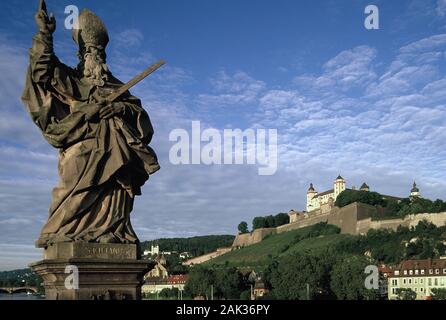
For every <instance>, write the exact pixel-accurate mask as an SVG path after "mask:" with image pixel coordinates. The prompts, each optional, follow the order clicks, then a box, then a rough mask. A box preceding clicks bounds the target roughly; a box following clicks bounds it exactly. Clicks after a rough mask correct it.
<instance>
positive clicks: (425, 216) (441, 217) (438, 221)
mask: <svg viewBox="0 0 446 320" xmlns="http://www.w3.org/2000/svg"><path fill="white" fill-rule="evenodd" d="M404 220H406V221H407V222H408V224H409V227H415V226H416V225H418V223H419V222H420V221H422V220H427V221H429V222H431V223H433V224H435V225H436V226H437V227H442V226H444V225H446V212H441V213H437V214H435V213H421V214H415V215H414V214H412V215H409V216H407V217H406V219H404Z"/></svg>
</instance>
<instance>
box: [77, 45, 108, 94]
mask: <svg viewBox="0 0 446 320" xmlns="http://www.w3.org/2000/svg"><path fill="white" fill-rule="evenodd" d="M79 69H80V71H81V73H82V75H83V76H84V77H85V78H86V79H87V80H88V81H89V82H90V83H91V84H93V85H96V86H99V87H102V86H104V84H105V82H106V81H107V80H108V66H107V65H106V64H105V59H104V58H103V55H101V53H100V52H99V50H97V49H96V48H91V49H90V50H89V51H88V52H86V53H85V54H84V55H83V59H82V61H81V63H80V65H79Z"/></svg>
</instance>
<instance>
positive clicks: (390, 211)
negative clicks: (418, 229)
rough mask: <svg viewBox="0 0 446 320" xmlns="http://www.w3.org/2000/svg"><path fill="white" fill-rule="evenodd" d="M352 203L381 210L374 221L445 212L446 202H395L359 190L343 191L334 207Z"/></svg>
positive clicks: (408, 199)
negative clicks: (359, 203)
mask: <svg viewBox="0 0 446 320" xmlns="http://www.w3.org/2000/svg"><path fill="white" fill-rule="evenodd" d="M354 202H361V203H365V204H369V205H372V206H375V207H378V208H382V209H383V210H378V212H377V213H376V214H375V215H374V216H373V217H372V218H375V219H380V218H404V217H405V216H407V215H409V214H418V213H440V212H446V202H445V201H443V200H441V199H437V200H435V201H432V200H429V199H425V198H413V199H410V198H403V199H399V200H397V199H395V198H390V197H386V196H383V195H381V194H379V193H378V192H369V191H360V190H344V191H343V192H341V194H340V195H339V196H338V197H337V198H336V202H335V205H336V206H337V207H339V208H342V207H345V206H347V205H349V204H351V203H354Z"/></svg>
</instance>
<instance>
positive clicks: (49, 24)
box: [35, 10, 56, 34]
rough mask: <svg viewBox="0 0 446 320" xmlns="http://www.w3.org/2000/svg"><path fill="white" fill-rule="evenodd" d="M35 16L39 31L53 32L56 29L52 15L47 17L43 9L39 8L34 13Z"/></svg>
mask: <svg viewBox="0 0 446 320" xmlns="http://www.w3.org/2000/svg"><path fill="white" fill-rule="evenodd" d="M35 18H36V23H37V26H38V27H39V30H40V32H44V33H48V32H49V33H51V34H53V33H54V31H56V19H55V18H54V16H51V17H49V16H48V14H47V13H46V12H45V11H44V10H40V11H38V12H37V13H36V16H35Z"/></svg>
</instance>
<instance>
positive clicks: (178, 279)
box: [167, 274, 189, 284]
mask: <svg viewBox="0 0 446 320" xmlns="http://www.w3.org/2000/svg"><path fill="white" fill-rule="evenodd" d="M187 279H189V276H188V275H187V274H178V275H174V276H169V277H168V278H167V283H168V284H184V283H186V282H187Z"/></svg>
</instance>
